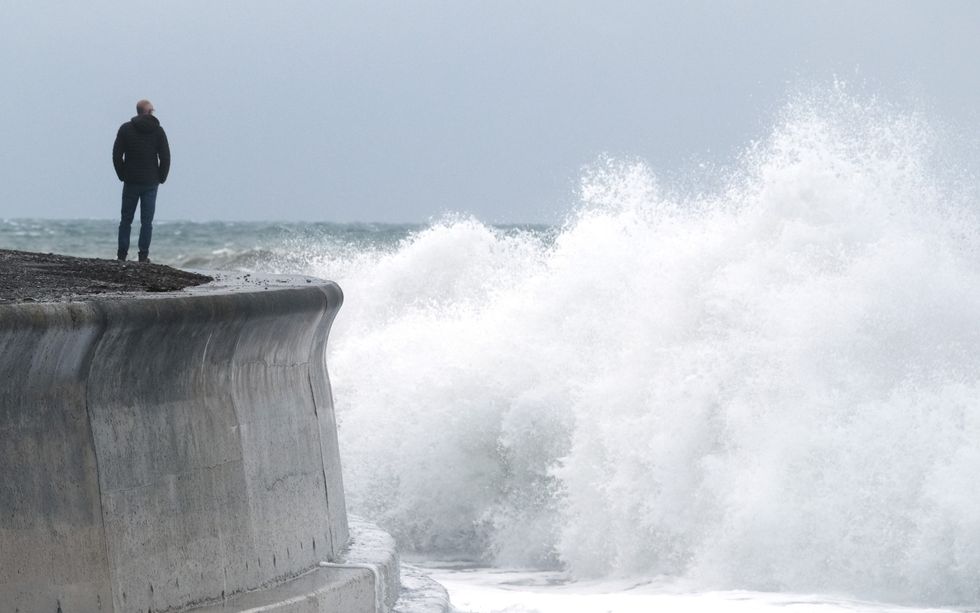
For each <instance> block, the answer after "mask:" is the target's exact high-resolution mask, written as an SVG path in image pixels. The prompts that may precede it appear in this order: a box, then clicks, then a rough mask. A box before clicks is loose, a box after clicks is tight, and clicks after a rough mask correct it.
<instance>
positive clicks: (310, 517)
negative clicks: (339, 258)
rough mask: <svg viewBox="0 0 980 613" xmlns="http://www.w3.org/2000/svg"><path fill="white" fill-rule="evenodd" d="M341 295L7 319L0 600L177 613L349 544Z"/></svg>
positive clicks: (272, 295)
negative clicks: (333, 343) (339, 382)
mask: <svg viewBox="0 0 980 613" xmlns="http://www.w3.org/2000/svg"><path fill="white" fill-rule="evenodd" d="M341 302H342V294H341V292H340V289H339V288H338V287H337V286H336V285H334V284H326V285H322V286H308V287H303V288H293V289H279V290H275V291H262V292H252V293H230V292H229V293H210V294H209V293H202V294H199V295H188V296H163V297H147V298H128V299H118V300H102V301H93V302H80V303H63V304H37V305H31V304H18V305H5V306H0V382H2V385H0V467H2V468H0V470H2V480H0V602H2V603H4V604H3V606H4V610H9V611H18V610H19V611H22V612H28V611H31V612H33V611H50V612H51V613H57V612H58V611H63V613H69V612H71V613H74V612H77V611H151V612H152V611H166V610H176V609H181V608H186V607H188V606H191V605H195V604H203V603H207V602H213V601H217V600H221V599H223V598H225V597H228V596H231V595H232V594H235V593H239V592H243V591H247V590H253V589H258V588H261V587H265V586H269V585H272V584H275V583H278V582H281V581H283V580H285V579H288V578H290V577H293V576H296V575H298V574H300V573H303V572H305V571H306V570H308V569H310V568H312V567H314V566H315V565H316V564H317V562H319V561H321V560H324V559H328V560H330V559H335V558H336V556H337V554H338V553H339V552H340V550H341V549H342V548H343V547H344V545H345V544H346V543H347V540H348V529H347V516H346V510H345V503H344V498H343V484H342V481H341V472H340V458H339V454H338V449H337V433H336V425H335V422H334V415H333V405H332V401H331V396H330V387H329V382H328V379H327V372H326V365H325V362H324V360H325V344H326V340H327V335H328V332H329V329H330V325H331V323H332V322H333V318H334V316H335V315H336V312H337V309H338V308H339V307H340V304H341Z"/></svg>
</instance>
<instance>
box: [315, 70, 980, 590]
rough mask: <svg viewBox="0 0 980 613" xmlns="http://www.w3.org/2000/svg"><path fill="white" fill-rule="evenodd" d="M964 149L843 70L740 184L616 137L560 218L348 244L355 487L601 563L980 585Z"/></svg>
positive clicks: (572, 563) (350, 443)
mask: <svg viewBox="0 0 980 613" xmlns="http://www.w3.org/2000/svg"><path fill="white" fill-rule="evenodd" d="M942 157H943V143H942V139H941V138H940V137H939V135H938V131H937V130H936V129H934V128H933V127H931V126H930V125H929V123H928V122H927V121H925V120H924V119H923V118H922V117H921V116H919V115H917V114H915V113H909V112H902V111H900V110H896V109H894V108H890V107H888V105H886V104H883V103H880V102H875V101H868V100H858V99H856V98H855V97H853V96H850V95H848V94H847V93H846V92H843V91H841V90H840V89H835V90H834V92H833V93H831V94H828V95H826V96H822V97H819V99H817V100H814V99H813V98H811V99H809V100H803V99H801V100H797V101H795V102H793V103H791V104H788V105H787V107H786V108H785V109H784V111H783V113H782V114H781V116H780V117H779V118H778V119H777V121H776V122H775V127H774V128H773V130H772V132H771V134H770V135H769V136H768V137H766V138H764V139H762V140H760V142H758V143H754V144H752V145H751V146H749V147H748V148H747V149H746V151H745V152H744V154H743V155H742V156H741V158H740V159H739V160H738V161H737V163H736V164H733V170H730V171H728V172H727V174H725V176H724V178H723V180H721V181H720V182H719V183H720V184H721V187H717V186H716V187H714V188H712V189H711V190H707V189H706V190H704V191H703V192H700V193H699V190H698V189H696V187H695V189H689V188H686V189H683V190H682V189H679V188H677V187H673V186H666V187H665V186H664V185H662V184H661V182H660V181H659V180H658V178H657V177H656V176H655V174H654V172H653V171H652V170H651V169H650V168H649V167H648V166H647V165H646V164H644V163H643V162H642V161H639V160H623V159H601V160H599V161H598V162H597V163H596V164H594V165H593V166H592V167H591V168H590V169H588V170H587V171H586V172H584V173H583V180H582V187H581V190H580V193H581V194H580V195H581V203H580V205H579V206H578V207H577V209H576V210H575V211H574V212H573V213H572V214H571V215H570V216H569V219H568V221H567V222H566V223H565V224H564V225H563V226H561V227H560V228H558V229H556V231H555V232H554V233H541V232H521V231H508V232H504V231H500V230H497V229H494V228H492V227H490V226H487V225H485V224H482V223H480V222H479V221H477V220H474V219H470V218H465V217H464V218H450V219H445V220H443V221H440V222H437V223H434V224H432V225H431V226H430V227H428V228H425V229H423V230H420V231H418V232H415V233H413V234H411V235H410V236H409V237H408V238H407V239H405V240H403V241H402V242H401V244H399V245H398V247H397V248H395V249H392V250H389V251H379V252H376V253H372V254H370V255H362V256H360V257H359V259H357V261H356V262H348V263H347V264H346V265H344V268H343V270H344V274H345V275H346V277H345V278H340V279H338V281H340V283H341V285H342V287H343V288H344V291H345V295H346V304H345V307H344V309H343V312H342V314H341V316H340V317H339V318H338V320H337V324H336V326H335V331H334V334H333V336H332V339H331V347H330V354H329V356H328V363H329V366H330V369H331V380H332V382H333V388H334V394H335V398H336V407H337V412H338V419H339V424H340V435H341V446H342V454H343V458H344V471H345V482H346V485H347V490H348V500H349V504H350V507H351V509H352V510H353V511H354V512H357V513H359V514H361V515H365V516H367V517H370V518H372V519H373V520H376V521H378V522H379V523H381V524H383V525H384V526H385V527H387V528H388V529H390V530H391V531H392V532H393V533H394V534H395V535H396V536H397V537H398V538H399V540H400V541H401V543H402V545H403V546H405V547H408V548H411V549H414V550H417V551H421V552H428V553H433V554H441V555H456V556H470V557H477V558H482V559H485V560H491V561H493V562H496V563H498V564H518V565H532V566H550V567H554V566H563V567H565V568H567V569H568V570H569V571H570V572H571V573H573V574H574V575H576V576H580V577H590V576H616V575H620V576H622V575H644V576H653V575H666V576H672V577H680V578H684V580H686V581H690V582H692V584H693V585H697V586H701V587H705V588H715V587H719V588H746V589H761V590H792V591H818V592H835V593H848V594H853V595H857V596H860V597H869V598H880V599H888V600H892V601H897V602H909V603H913V602H914V603H960V604H964V603H966V604H976V603H978V602H980V582H978V581H977V577H978V576H980V489H978V488H977V486H976V483H975V480H976V476H977V475H980V445H978V444H977V441H978V440H980V257H978V256H980V249H978V248H980V222H978V220H977V217H976V210H975V209H974V205H975V204H976V203H975V202H972V201H971V200H970V199H969V198H967V197H964V196H962V194H961V193H960V192H957V191H956V189H954V187H955V184H956V181H953V180H951V179H950V176H951V175H953V174H955V172H950V169H949V168H948V167H944V166H943V165H942V163H941V158H942ZM321 264H322V262H321ZM313 268H314V269H316V268H317V266H316V265H314V266H313ZM308 272H312V273H316V272H318V271H317V270H311V271H308ZM320 272H323V271H322V270H321V271H320Z"/></svg>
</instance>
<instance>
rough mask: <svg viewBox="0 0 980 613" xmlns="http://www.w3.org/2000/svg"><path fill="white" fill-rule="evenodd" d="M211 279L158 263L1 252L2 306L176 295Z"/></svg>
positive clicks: (0, 290)
mask: <svg viewBox="0 0 980 613" xmlns="http://www.w3.org/2000/svg"><path fill="white" fill-rule="evenodd" d="M211 280H212V279H211V277H206V276H204V275H198V274H195V273H192V272H187V271H184V270H177V269H176V268H171V267H170V266H162V265H160V264H140V263H138V262H119V261H116V260H100V259H94V258H76V257H71V256H67V255H55V254H52V253H29V252H26V251H8V250H5V249H0V304H4V303H12V302H66V301H71V300H79V299H84V298H86V297H90V296H94V295H100V294H123V293H139V292H172V291H176V290H180V289H183V288H185V287H191V286H193V285H201V284H204V283H208V282H209V281H211Z"/></svg>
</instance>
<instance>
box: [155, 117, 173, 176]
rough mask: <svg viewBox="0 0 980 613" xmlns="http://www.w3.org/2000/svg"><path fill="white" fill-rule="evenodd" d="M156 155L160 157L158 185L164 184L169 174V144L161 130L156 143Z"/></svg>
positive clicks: (161, 129) (165, 134)
mask: <svg viewBox="0 0 980 613" xmlns="http://www.w3.org/2000/svg"><path fill="white" fill-rule="evenodd" d="M157 155H158V156H160V183H165V182H166V181H167V175H168V174H170V143H169V142H168V141H167V133H166V132H164V131H163V128H160V138H159V139H158V141H157Z"/></svg>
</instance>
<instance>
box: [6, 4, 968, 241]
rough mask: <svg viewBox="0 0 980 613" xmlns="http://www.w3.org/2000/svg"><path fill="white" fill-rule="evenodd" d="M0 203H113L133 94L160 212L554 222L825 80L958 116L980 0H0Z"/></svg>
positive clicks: (55, 209) (685, 158)
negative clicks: (155, 124) (166, 168)
mask: <svg viewBox="0 0 980 613" xmlns="http://www.w3.org/2000/svg"><path fill="white" fill-rule="evenodd" d="M0 7H2V17H0V20H2V21H0V83H2V84H3V95H2V97H0V135H2V137H3V144H2V147H0V173H2V174H0V217H86V218H114V217H115V216H116V215H117V214H118V208H119V202H118V201H119V191H120V185H119V183H118V182H117V180H116V178H115V175H114V173H113V170H112V165H111V159H110V153H111V146H112V139H113V137H114V135H115V131H116V129H117V128H118V126H119V124H120V123H122V122H123V121H125V120H126V119H128V118H129V117H130V116H132V115H133V114H134V112H135V109H134V105H135V102H136V100H137V99H139V98H141V97H147V98H150V99H151V100H152V101H153V103H154V105H155V106H156V110H157V113H156V114H157V116H158V117H159V118H160V120H161V122H162V123H163V126H164V127H165V128H166V130H167V133H168V135H169V137H170V141H171V147H172V151H173V168H172V171H171V175H170V180H168V182H167V184H166V185H165V186H164V187H163V188H162V189H161V192H160V196H159V200H158V205H157V216H158V218H162V219H191V220H208V219H222V220H257V219H269V220H276V219H281V220H311V221H313V220H315V221H424V220H426V219H428V218H431V217H433V216H439V215H440V214H442V213H443V212H446V211H460V212H466V213H473V214H475V215H476V216H477V217H479V218H480V219H483V220H485V221H488V222H508V221H514V222H534V221H545V222H549V221H555V220H557V219H559V218H560V217H561V215H562V214H564V213H565V212H566V211H567V210H568V209H569V208H570V206H571V205H572V203H573V200H574V193H573V192H574V188H575V186H576V182H577V177H578V176H579V173H580V169H581V168H582V166H583V165H585V164H588V163H590V162H592V161H593V160H595V159H596V158H597V156H599V155H600V154H602V153H609V154H613V155H628V156H636V157H640V158H643V159H645V160H647V161H648V162H649V164H650V165H651V166H652V167H653V168H654V170H655V171H658V172H671V171H676V170H677V169H681V168H683V167H685V165H688V164H690V163H691V161H692V160H695V159H709V160H715V161H721V162H724V161H726V160H727V159H730V158H731V156H732V155H733V154H734V153H736V152H737V151H738V150H739V149H740V148H742V147H743V146H745V144H746V143H747V142H748V141H749V140H751V139H753V138H760V137H762V136H764V135H765V134H766V132H767V130H768V128H769V125H770V123H771V119H772V116H773V114H774V113H776V112H777V111H778V110H779V108H780V106H781V105H782V104H783V101H784V100H785V99H786V96H787V95H788V94H790V93H793V90H794V88H796V87H799V86H800V84H805V83H811V84H812V83H827V84H829V83H830V82H831V81H832V80H833V78H834V77H835V76H837V77H840V78H843V79H845V80H848V81H855V82H858V83H860V84H861V85H862V87H864V88H865V89H866V90H870V91H872V92H876V93H880V94H881V95H883V96H885V97H887V98H889V99H893V100H895V101H898V102H899V103H901V102H903V101H904V100H912V101H913V102H914V104H916V105H919V106H921V107H923V108H925V109H927V111H928V112H929V113H930V114H933V115H935V117H936V118H938V119H939V120H941V121H944V122H950V123H953V124H955V125H958V126H960V127H961V128H963V129H966V130H975V127H976V125H977V118H978V114H977V104H978V101H980V70H978V68H977V61H978V58H980V2H967V1H962V2H934V1H922V2H907V1H905V2H903V1H890V2H884V1H881V2H859V1H855V0H849V1H848V0H844V1H839V2H838V1H835V2H829V1H825V2H821V1H810V2H788V1H783V0H772V1H766V2H762V1H758V2H749V1H732V2H722V1H717V2H691V1H685V2H680V1H676V2H660V1H647V2H642V1H639V0H634V1H618V0H602V1H595V2H587V1H581V0H547V1H539V2H533V1H531V0H523V1H512V0H486V1H483V2H475V1H463V0H456V1H449V0H444V1H430V0H418V1H412V0H400V1H390V2H372V1H370V0H363V1H341V2H327V1H316V0H284V1H282V2H258V1H235V2H231V1H226V0H221V1H214V0H178V1H165V2H160V3H152V4H140V3H133V2H107V1H105V0H88V1H86V2H78V3H75V2H50V1H45V0H23V1H22V0H0Z"/></svg>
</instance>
